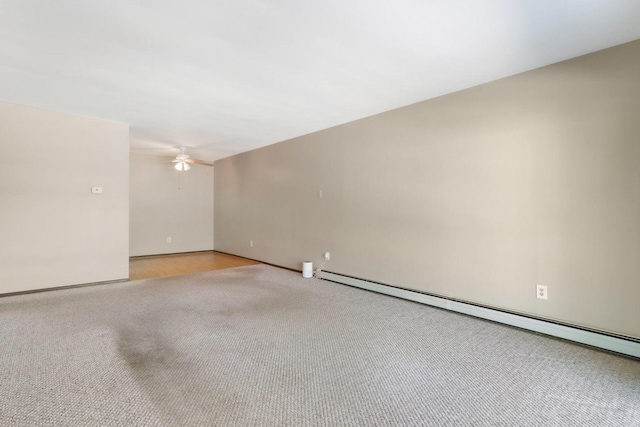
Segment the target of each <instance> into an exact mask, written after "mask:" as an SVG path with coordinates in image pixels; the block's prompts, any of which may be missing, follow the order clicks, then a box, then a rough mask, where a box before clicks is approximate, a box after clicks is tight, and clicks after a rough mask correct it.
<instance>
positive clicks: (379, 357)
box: [0, 265, 640, 427]
mask: <svg viewBox="0 0 640 427" xmlns="http://www.w3.org/2000/svg"><path fill="white" fill-rule="evenodd" d="M0 344H1V345H0V425H2V426H50V425H56V426H274V425H291V426H316V425H318V426H374V425H377V426H418V425H420V426H580V427H587V426H594V427H596V426H597V427H602V426H616V427H618V426H640V361H638V360H635V359H630V358H625V357H622V356H617V355H614V354H610V353H607V352H603V351H599V350H595V349H591V348H587V347H584V346H580V345H575V344H572V343H569V342H565V341H562V340H559V339H554V338H550V337H546V336H542V335H538V334H535V333H531V332H527V331H522V330H519V329H516V328H512V327H508V326H504V325H500V324H495V323H492V322H489V321H484V320H479V319H475V318H471V317H468V316H464V315H461V314H456V313H451V312H447V311H444V310H440V309H436V308H432V307H428V306H424V305H420V304H417V303H413V302H409V301H404V300H400V299H396V298H392V297H388V296H384V295H379V294H375V293H372V292H367V291H364V290H360V289H355V288H350V287H348V286H343V285H339V284H335V283H331V282H327V281H322V280H317V279H302V278H301V277H300V275H299V274H296V273H294V272H291V271H287V270H283V269H278V268H275V267H270V266H265V265H256V266H248V267H240V268H233V269H228V270H218V271H212V272H207V273H198V274H192V275H186V276H178V277H168V278H162V279H149V280H141V281H137V282H128V283H118V284H111V285H104V286H95V287H86V288H76V289H67V290H59V291H53V292H44V293H37V294H30V295H20V296H11V297H6V298H0Z"/></svg>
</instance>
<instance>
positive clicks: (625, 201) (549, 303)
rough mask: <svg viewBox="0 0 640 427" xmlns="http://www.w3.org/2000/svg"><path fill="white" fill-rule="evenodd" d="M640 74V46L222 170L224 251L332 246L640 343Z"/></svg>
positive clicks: (337, 131) (281, 256) (219, 225)
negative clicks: (541, 288) (540, 295)
mask: <svg viewBox="0 0 640 427" xmlns="http://www.w3.org/2000/svg"><path fill="white" fill-rule="evenodd" d="M638 76H640V41H636V42H632V43H628V44H625V45H620V46H617V47H614V48H611V49H607V50H604V51H600V52H596V53H593V54H590V55H586V56H583V57H579V58H575V59H573V60H569V61H565V62H562V63H558V64H554V65H551V66H547V67H544V68H541V69H537V70H533V71H530V72H526V73H523V74H519V75H516V76H512V77H509V78H506V79H502V80H499V81H495V82H492V83H489V84H485V85H482V86H478V87H474V88H470V89H467V90H464V91H461V92H457V93H454V94H450V95H447V96H443V97H440V98H436V99H432V100H428V101H425V102H422V103H419V104H415V105H411V106H408V107H404V108H400V109H397V110H393V111H389V112H386V113H383V114H379V115H376V116H372V117H368V118H365V119H362V120H358V121H355V122H351V123H348V124H344V125H341V126H337V127H334V128H330V129H326V130H323V131H320V132H316V133H313V134H309V135H306V136H302V137H299V138H295V139H293V140H289V141H285V142H282V143H278V144H275V145H271V146H268V147H265V148H261V149H258V150H254V151H251V152H247V153H243V154H240V155H237V156H233V157H229V158H226V159H223V160H220V161H217V162H216V163H215V218H216V222H215V245H216V249H217V250H220V251H223V252H228V253H232V254H236V255H240V256H245V257H248V258H253V259H257V260H261V261H265V262H269V263H273V264H276V265H281V266H284V267H289V268H295V269H300V268H301V262H302V261H304V260H312V261H314V263H315V265H316V266H317V265H318V263H319V262H320V261H321V259H322V253H323V252H324V251H330V252H331V261H329V262H327V263H326V264H325V267H324V268H325V269H326V270H329V271H333V272H336V273H341V274H345V275H349V276H353V277H358V278H363V279H368V280H373V281H377V282H381V283H385V284H389V285H393V286H399V287H403V288H408V289H413V290H417V291H422V292H428V293H432V294H436V295H441V296H446V297H452V298H457V299H460V300H463V301H467V302H472V303H478V304H482V305H485V306H490V307H495V308H499V309H504V310H509V311H513V312H518V313H524V314H529V315H533V316H537V317H542V318H546V319H552V320H558V321H562V322H568V323H571V324H575V325H582V326H585V327H589V328H595V329H598V330H602V331H608V332H613V333H618V334H623V335H627V336H631V337H636V338H639V337H640V310H638V307H637V303H638V301H640V286H638V284H639V283H640V262H638V260H640V120H639V119H638V118H639V117H640V79H639V78H638ZM336 102H339V100H336ZM320 192H322V197H320ZM250 241H253V246H251V245H250ZM537 284H542V285H546V286H548V295H549V298H548V300H540V299H537V298H536V285H537Z"/></svg>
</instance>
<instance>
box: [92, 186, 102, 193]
mask: <svg viewBox="0 0 640 427" xmlns="http://www.w3.org/2000/svg"><path fill="white" fill-rule="evenodd" d="M91 192H92V193H93V194H102V187H91Z"/></svg>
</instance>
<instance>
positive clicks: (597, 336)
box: [321, 271, 640, 358]
mask: <svg viewBox="0 0 640 427" xmlns="http://www.w3.org/2000/svg"><path fill="white" fill-rule="evenodd" d="M321 278H322V279H323V280H328V281H331V282H336V283H340V284H343V285H348V286H354V287H356V288H361V289H366V290H369V291H373V292H378V293H381V294H385V295H391V296H394V297H398V298H403V299H406V300H409V301H414V302H418V303H421V304H426V305H430V306H433V307H438V308H444V309H445V310H451V311H455V312H457V313H463V314H468V315H470V316H474V317H479V318H481V319H487V320H491V321H494V322H499V323H503V324H506V325H511V326H515V327H518V328H522V329H527V330H530V331H534V332H539V333H542V334H546V335H551V336H554V337H558V338H563V339H566V340H569V341H574V342H578V343H581V344H586V345H589V346H593V347H597V348H601V349H604V350H609V351H613V352H615V353H620V354H624V355H626V356H631V357H636V358H640V341H637V340H634V339H632V338H625V337H618V336H614V335H610V334H606V333H603V332H598V331H592V330H586V329H582V328H579V327H575V326H571V325H565V324H558V323H554V322H551V321H546V320H543V319H536V318H532V317H527V316H524V315H519V314H515V313H509V312H504V311H500V310H497V309H494V308H489V307H483V306H479V305H475V304H470V303H466V302H463V301H458V300H453V299H448V298H443V297H439V296H434V295H428V294H423V293H420V292H416V291H411V290H408V289H403V288H397V287H393V286H389V285H385V284H382V283H377V282H372V281H369V280H364V279H358V278H355V277H350V276H345V275H342V274H338V273H332V272H329V271H323V272H322V276H321Z"/></svg>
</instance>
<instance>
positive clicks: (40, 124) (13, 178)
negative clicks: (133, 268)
mask: <svg viewBox="0 0 640 427" xmlns="http://www.w3.org/2000/svg"><path fill="white" fill-rule="evenodd" d="M0 147H1V152H2V155H1V156H0V227H2V232H1V233H0V235H1V236H2V239H1V240H0V293H10V292H18V291H27V290H34V289H42V288H50V287H57V286H66V285H76V284H83V283H93V282H102V281H110V280H121V279H127V278H128V276H129V262H128V257H129V246H128V245H129V243H128V242H129V227H128V223H129V184H128V183H129V168H128V165H129V127H128V125H125V124H121V123H114V122H109V121H105V120H98V119H92V118H87V117H80V116H75V115H71V114H64V113H59V112H54V111H48V110H42V109H38V108H32V107H27V106H22V105H15V104H10V103H4V102H0ZM92 187H101V188H102V191H103V192H102V194H92V192H91V188H92Z"/></svg>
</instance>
